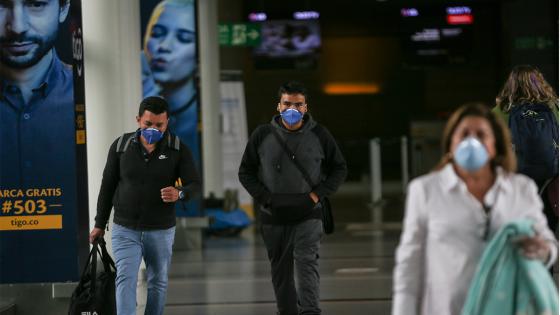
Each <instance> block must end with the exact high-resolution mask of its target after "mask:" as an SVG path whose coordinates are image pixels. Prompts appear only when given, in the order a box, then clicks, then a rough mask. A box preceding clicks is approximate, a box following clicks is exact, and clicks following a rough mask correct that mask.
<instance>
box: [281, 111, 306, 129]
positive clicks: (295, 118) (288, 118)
mask: <svg viewBox="0 0 560 315" xmlns="http://www.w3.org/2000/svg"><path fill="white" fill-rule="evenodd" d="M280 115H281V116H282V119H283V120H284V121H285V122H286V123H287V124H288V125H290V126H293V125H295V124H297V123H298V122H299V121H300V120H301V119H302V118H303V115H302V114H301V113H300V112H299V111H298V110H297V109H293V108H288V109H286V110H285V111H283V112H282V113H281V114H280Z"/></svg>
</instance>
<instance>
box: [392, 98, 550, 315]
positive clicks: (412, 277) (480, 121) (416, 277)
mask: <svg viewBox="0 0 560 315" xmlns="http://www.w3.org/2000/svg"><path fill="white" fill-rule="evenodd" d="M442 147H443V156H442V158H441V161H440V163H439V164H438V166H437V167H436V169H435V170H434V171H433V172H432V173H430V174H427V175H424V176H421V177H419V178H416V179H414V180H413V181H412V182H411V183H410V185H409V188H408V196H407V202H406V214H405V219H404V225H403V233H402V235H401V240H400V244H399V246H398V249H397V253H396V266H395V270H394V277H393V281H394V285H393V292H394V296H393V310H392V312H393V314H394V315H415V314H424V315H438V314H442V315H450V314H460V312H461V309H462V307H463V304H464V302H465V299H466V295H467V293H468V289H469V285H470V283H471V280H472V278H473V277H474V272H475V270H476V266H477V264H478V261H479V259H480V257H481V255H482V252H483V250H484V248H485V246H486V245H487V242H488V241H489V240H490V239H491V238H492V236H493V235H494V234H495V233H496V232H497V231H498V230H499V229H500V227H502V226H504V225H505V224H506V223H508V222H510V221H513V220H516V219H522V218H524V219H531V220H532V221H533V222H534V229H535V230H536V232H537V234H536V236H535V237H531V238H525V239H523V240H521V241H520V246H521V247H522V249H523V252H524V254H525V255H526V256H527V257H529V258H533V259H539V260H541V261H542V262H543V263H546V264H547V265H551V264H552V263H553V262H554V261H555V259H556V253H557V249H556V247H557V243H556V241H555V239H554V236H553V234H552V232H550V230H549V229H548V228H547V224H546V219H545V218H544V216H543V214H542V203H541V201H540V198H539V196H538V194H537V188H536V186H535V184H534V183H533V182H532V181H531V180H529V179H528V178H527V177H525V176H523V175H517V174H515V173H514V172H515V157H514V154H513V152H512V150H511V146H510V139H509V134H508V131H507V128H506V127H505V125H504V124H503V122H502V121H501V120H500V119H498V118H497V117H496V116H495V115H494V114H493V113H492V112H491V111H490V109H489V108H488V107H486V106H484V105H482V104H467V105H465V106H462V107H460V108H459V109H457V110H456V111H455V112H454V113H453V115H452V116H451V118H450V119H449V121H448V122H447V125H446V127H445V130H444V134H443V140H442Z"/></svg>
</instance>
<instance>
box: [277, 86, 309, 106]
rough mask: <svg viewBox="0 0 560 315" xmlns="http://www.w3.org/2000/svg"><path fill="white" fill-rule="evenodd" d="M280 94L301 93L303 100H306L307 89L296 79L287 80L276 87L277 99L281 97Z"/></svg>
mask: <svg viewBox="0 0 560 315" xmlns="http://www.w3.org/2000/svg"><path fill="white" fill-rule="evenodd" d="M282 94H289V95H293V94H301V95H303V97H305V102H307V100H308V95H307V89H306V88H305V86H304V85H303V84H301V83H300V82H298V81H289V82H286V83H284V84H282V86H280V88H279V89H278V99H281V98H282Z"/></svg>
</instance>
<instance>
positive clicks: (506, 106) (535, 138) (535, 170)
mask: <svg viewBox="0 0 560 315" xmlns="http://www.w3.org/2000/svg"><path fill="white" fill-rule="evenodd" d="M493 111H494V112H496V113H498V114H500V116H501V117H502V118H503V119H504V121H505V122H506V123H507V124H508V126H509V129H510V131H511V136H512V137H511V138H512V139H511V140H512V145H513V148H514V150H515V154H516V158H517V163H518V168H517V171H518V172H519V173H521V174H525V175H527V176H529V177H530V178H531V179H533V180H534V181H535V183H536V184H537V186H538V187H539V191H541V196H542V201H543V203H544V212H545V214H546V216H547V219H548V224H549V227H550V228H551V229H552V230H555V231H556V233H558V188H557V187H558V158H559V155H558V95H557V94H556V93H555V92H554V89H553V88H552V86H550V84H548V82H547V81H546V80H545V78H544V76H543V75H542V73H541V72H540V71H539V70H538V69H537V68H536V67H534V66H530V65H521V66H516V67H514V68H513V70H512V71H511V72H510V74H509V76H508V78H507V80H506V82H505V83H504V86H503V88H502V90H501V91H500V93H499V94H498V96H497V97H496V107H495V108H494V110H493Z"/></svg>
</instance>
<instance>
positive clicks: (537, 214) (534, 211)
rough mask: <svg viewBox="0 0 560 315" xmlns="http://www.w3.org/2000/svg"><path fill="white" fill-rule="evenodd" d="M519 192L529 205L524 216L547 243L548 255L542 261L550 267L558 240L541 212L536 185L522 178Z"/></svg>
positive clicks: (554, 257) (554, 256)
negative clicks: (532, 222) (533, 224)
mask: <svg viewBox="0 0 560 315" xmlns="http://www.w3.org/2000/svg"><path fill="white" fill-rule="evenodd" d="M521 193H523V194H524V195H525V196H523V198H527V199H526V200H529V205H531V206H530V207H527V209H526V210H525V211H526V213H524V216H525V217H527V218H529V219H531V220H533V221H534V222H535V227H534V228H535V231H536V232H537V234H538V235H540V236H541V237H542V238H544V239H545V240H546V241H547V242H548V244H549V248H550V256H549V259H548V261H546V262H544V263H545V264H546V267H547V268H550V267H551V266H552V265H553V264H554V262H555V261H556V258H557V257H558V241H557V240H556V237H555V236H554V233H553V232H552V231H550V229H549V228H548V221H547V220H546V217H545V215H544V213H543V203H542V200H541V197H540V196H539V193H538V190H537V185H536V184H535V183H534V182H533V181H532V180H529V179H528V178H523V187H522V188H521Z"/></svg>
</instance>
